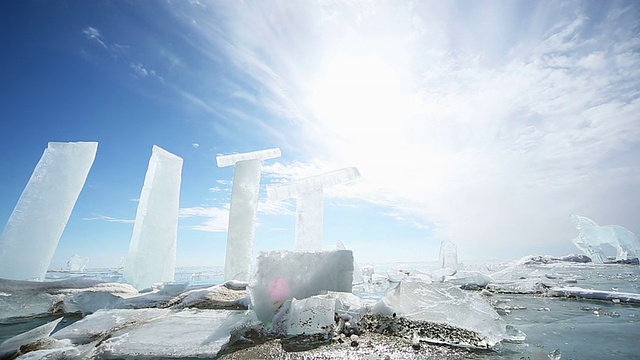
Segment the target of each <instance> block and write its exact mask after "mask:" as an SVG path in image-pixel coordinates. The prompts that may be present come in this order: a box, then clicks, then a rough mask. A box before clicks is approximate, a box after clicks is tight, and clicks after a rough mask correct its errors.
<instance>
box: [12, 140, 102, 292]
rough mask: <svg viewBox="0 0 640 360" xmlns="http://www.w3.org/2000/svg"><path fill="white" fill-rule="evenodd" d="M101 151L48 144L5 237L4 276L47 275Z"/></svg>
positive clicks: (88, 144) (85, 144) (93, 144)
mask: <svg viewBox="0 0 640 360" xmlns="http://www.w3.org/2000/svg"><path fill="white" fill-rule="evenodd" d="M97 150H98V143H97V142H71V143H63V142H50V143H49V145H48V146H47V148H46V149H45V151H44V154H42V157H41V158H40V161H39V162H38V165H36V168H35V170H33V174H32V175H31V178H30V179H29V182H28V183H27V186H26V187H25V188H24V191H23V192H22V195H21V196H20V199H19V200H18V204H17V205H16V207H15V209H14V210H13V213H11V216H10V217H9V221H7V225H6V226H5V228H4V231H3V233H2V235H1V236H0V278H5V279H13V280H30V279H39V280H43V279H44V276H45V274H46V272H47V268H48V267H49V263H50V262H51V259H52V258H53V254H54V253H55V250H56V247H57V246H58V241H59V240H60V237H61V236H62V232H63V231H64V229H65V227H66V226H67V221H68V220H69V216H70V215H71V211H72V210H73V207H74V206H75V204H76V200H77V199H78V196H79V195H80V191H81V190H82V187H83V186H84V183H85V181H86V179H87V175H88V174H89V170H90V169H91V166H92V165H93V160H94V159H95V157H96V151H97ZM26 249H28V251H27V252H25V250H26Z"/></svg>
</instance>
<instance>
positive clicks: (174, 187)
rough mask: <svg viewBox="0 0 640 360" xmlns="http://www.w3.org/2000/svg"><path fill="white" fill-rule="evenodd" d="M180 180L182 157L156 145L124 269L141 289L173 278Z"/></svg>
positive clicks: (127, 276) (127, 279)
mask: <svg viewBox="0 0 640 360" xmlns="http://www.w3.org/2000/svg"><path fill="white" fill-rule="evenodd" d="M181 181H182V158H181V157H179V156H176V155H174V154H172V153H170V152H168V151H166V150H164V149H162V148H160V147H158V146H155V145H154V146H153V150H152V154H151V158H150V159H149V167H148V168H147V174H146V176H145V178H144V185H143V186H142V192H141V194H140V201H139V202H138V211H137V213H136V222H135V224H134V226H133V235H132V236H131V243H130V245H129V255H128V256H127V260H126V263H125V267H124V272H123V278H124V280H125V281H126V282H127V283H129V284H131V285H133V286H134V287H135V288H137V289H139V290H140V289H145V288H148V287H151V285H153V284H154V283H157V282H170V281H173V278H174V272H175V262H176V241H177V235H178V209H179V206H180V183H181Z"/></svg>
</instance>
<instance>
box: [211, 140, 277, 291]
mask: <svg viewBox="0 0 640 360" xmlns="http://www.w3.org/2000/svg"><path fill="white" fill-rule="evenodd" d="M280 155H281V154H280V149H278V148H275V149H268V150H261V151H254V152H249V153H243V154H232V155H221V156H218V157H216V161H217V164H218V167H226V166H234V169H233V188H232V190H231V207H230V209H229V230H228V233H227V254H226V257H225V264H224V279H225V280H241V281H248V280H249V275H250V273H251V263H252V260H253V259H252V258H253V243H254V241H255V237H256V224H255V223H256V212H257V209H258V194H259V191H260V171H261V170H262V161H263V160H268V159H274V158H278V157H280Z"/></svg>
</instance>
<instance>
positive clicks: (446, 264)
mask: <svg viewBox="0 0 640 360" xmlns="http://www.w3.org/2000/svg"><path fill="white" fill-rule="evenodd" d="M440 267H441V268H442V269H453V270H456V269H458V247H457V246H456V244H454V243H453V242H451V241H449V240H442V242H441V243H440Z"/></svg>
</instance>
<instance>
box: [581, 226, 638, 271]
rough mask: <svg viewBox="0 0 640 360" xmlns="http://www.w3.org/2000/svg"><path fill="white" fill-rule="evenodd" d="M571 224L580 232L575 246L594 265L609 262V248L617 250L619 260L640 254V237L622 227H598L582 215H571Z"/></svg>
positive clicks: (632, 257)
mask: <svg viewBox="0 0 640 360" xmlns="http://www.w3.org/2000/svg"><path fill="white" fill-rule="evenodd" d="M571 222H572V223H573V225H574V226H575V227H576V229H577V230H578V231H579V232H580V235H578V237H577V238H575V239H573V244H574V245H575V246H576V247H577V248H578V249H580V251H582V252H583V253H584V254H585V255H587V256H589V257H590V258H591V260H592V261H593V262H594V263H600V264H603V263H606V262H607V261H608V260H609V259H608V257H607V251H606V248H607V247H609V246H611V247H613V248H615V250H616V259H617V260H628V259H634V258H637V257H638V255H639V254H640V241H639V240H638V237H637V236H636V235H635V234H634V233H632V232H631V231H629V230H627V229H626V228H624V227H622V226H618V225H607V226H598V224H596V222H595V221H593V220H591V219H589V218H587V217H584V216H580V215H571ZM603 245H604V246H603Z"/></svg>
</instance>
